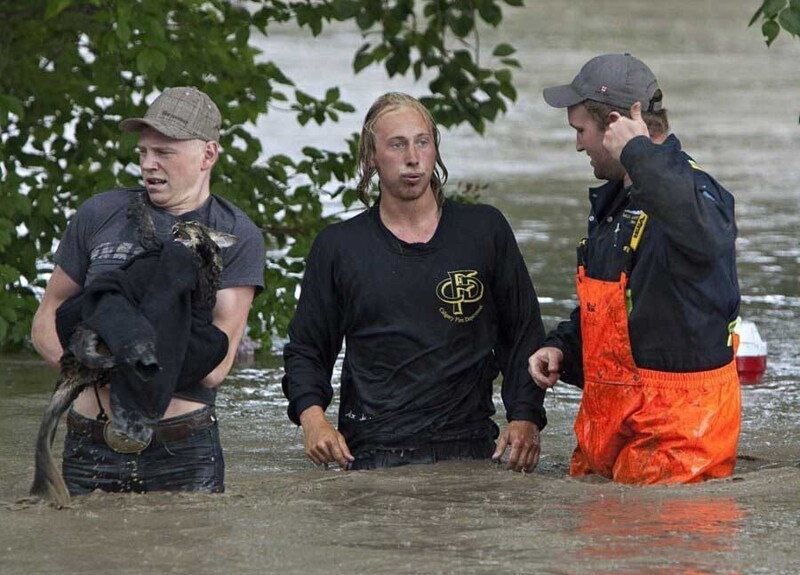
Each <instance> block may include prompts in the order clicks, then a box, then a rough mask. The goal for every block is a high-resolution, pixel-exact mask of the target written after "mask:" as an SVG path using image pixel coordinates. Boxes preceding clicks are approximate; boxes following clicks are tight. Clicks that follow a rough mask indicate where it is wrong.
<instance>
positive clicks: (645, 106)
mask: <svg viewBox="0 0 800 575" xmlns="http://www.w3.org/2000/svg"><path fill="white" fill-rule="evenodd" d="M543 94H544V100H545V102H547V103H548V104H550V105H551V106H553V107H554V108H568V107H569V106H574V105H575V104H580V103H581V102H583V101H584V100H594V101H595V102H600V103H602V104H609V105H611V106H616V107H618V108H625V109H629V108H630V107H631V106H633V104H634V103H635V102H641V104H642V111H643V112H655V111H657V110H660V109H661V107H662V104H661V100H662V94H661V89H660V88H659V87H658V82H657V81H656V77H655V75H654V74H653V72H652V71H651V70H650V68H648V67H647V65H646V64H645V63H644V62H642V61H641V60H639V59H638V58H635V57H634V56H631V55H630V54H627V53H625V54H604V55H602V56H596V57H594V58H592V59H591V60H589V61H588V62H586V64H584V65H583V68H581V71H580V72H578V75H577V76H575V79H573V80H572V83H571V84H564V85H562V86H553V87H552V88H545V89H544V91H543Z"/></svg>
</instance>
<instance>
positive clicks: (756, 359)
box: [736, 321, 767, 384]
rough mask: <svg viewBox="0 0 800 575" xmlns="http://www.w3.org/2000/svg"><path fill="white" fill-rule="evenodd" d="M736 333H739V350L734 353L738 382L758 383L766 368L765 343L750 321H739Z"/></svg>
mask: <svg viewBox="0 0 800 575" xmlns="http://www.w3.org/2000/svg"><path fill="white" fill-rule="evenodd" d="M736 333H738V334H739V352H738V353H737V354H736V370H737V371H738V372H739V383H742V384H752V383H759V382H760V381H761V378H762V377H763V376H764V372H765V371H766V370H767V343H766V342H765V341H764V340H763V339H761V335H760V334H759V333H758V328H757V327H756V324H754V323H753V322H751V321H740V322H739V323H738V325H737V326H736Z"/></svg>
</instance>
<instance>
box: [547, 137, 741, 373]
mask: <svg viewBox="0 0 800 575" xmlns="http://www.w3.org/2000/svg"><path fill="white" fill-rule="evenodd" d="M621 161H622V164H623V165H624V166H625V169H626V170H627V172H628V175H629V176H630V178H631V180H632V182H633V185H632V186H631V187H630V188H629V189H623V185H622V182H608V183H606V184H605V185H603V186H600V187H598V188H593V189H591V190H589V199H590V202H591V206H592V209H591V212H590V215H589V232H588V233H589V235H588V239H587V245H586V250H585V266H586V274H587V276H589V277H592V278H595V279H601V280H607V281H616V280H618V279H619V277H620V273H621V272H622V271H623V269H624V268H625V265H626V261H627V256H626V255H625V254H624V252H623V248H624V247H625V246H627V245H628V244H629V243H630V239H631V234H632V232H633V226H634V225H635V223H636V219H637V217H638V215H639V214H640V213H641V212H642V211H644V212H645V213H646V214H647V215H648V221H647V225H646V226H645V230H644V235H643V237H642V239H641V240H640V243H639V247H638V249H637V250H636V252H635V255H634V258H633V268H632V271H631V274H630V278H629V283H628V287H629V288H630V291H631V298H632V304H633V307H632V309H631V311H630V314H629V316H628V328H629V332H630V337H631V347H632V351H633V357H634V361H635V362H636V364H637V365H638V366H639V367H642V368H647V369H654V370H659V371H667V372H695V371H704V370H708V369H714V368H718V367H721V366H723V365H725V364H727V363H729V362H730V361H731V359H732V357H733V349H732V347H731V346H730V343H729V337H728V336H729V324H730V322H732V321H734V320H735V319H736V317H737V315H738V312H739V301H740V296H739V284H738V278H737V273H736V255H735V246H734V244H735V241H736V222H735V219H734V200H733V196H731V194H730V193H729V192H728V191H726V190H725V189H724V188H723V187H722V186H721V185H720V184H719V183H718V182H717V181H716V180H714V178H712V177H711V176H710V175H709V174H707V173H706V172H705V171H703V170H702V169H700V168H699V166H697V164H695V163H694V161H693V160H692V159H691V158H690V157H689V156H688V155H686V154H685V153H684V152H683V151H682V150H681V145H680V142H679V141H678V139H677V138H676V137H675V136H669V137H668V138H667V140H666V141H665V142H664V143H662V144H655V143H653V142H651V141H650V140H649V139H648V138H646V137H644V136H639V137H637V138H634V139H633V140H631V141H630V142H629V143H628V144H627V145H626V146H625V148H624V149H623V151H622V156H621ZM546 345H551V346H555V347H558V348H559V349H561V350H562V351H563V352H564V358H565V360H564V369H563V370H562V375H561V378H562V379H563V380H564V381H566V382H568V383H572V384H575V385H579V386H582V385H583V368H582V353H581V334H580V308H579V307H578V308H575V310H574V311H573V312H572V314H571V316H570V319H569V321H566V322H562V323H560V324H559V325H558V326H557V327H556V329H555V330H553V331H552V332H551V333H550V334H548V336H547V342H546Z"/></svg>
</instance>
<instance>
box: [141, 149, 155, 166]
mask: <svg viewBox="0 0 800 575" xmlns="http://www.w3.org/2000/svg"><path fill="white" fill-rule="evenodd" d="M139 166H141V168H142V169H143V170H153V169H155V167H156V162H155V157H154V155H153V154H150V153H148V152H140V153H139Z"/></svg>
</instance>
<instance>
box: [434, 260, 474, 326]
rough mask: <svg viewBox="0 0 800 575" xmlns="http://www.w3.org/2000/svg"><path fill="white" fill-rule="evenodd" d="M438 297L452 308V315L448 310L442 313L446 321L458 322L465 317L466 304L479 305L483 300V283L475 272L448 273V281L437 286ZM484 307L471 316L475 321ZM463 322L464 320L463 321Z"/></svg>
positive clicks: (445, 280) (443, 281)
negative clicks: (458, 319)
mask: <svg viewBox="0 0 800 575" xmlns="http://www.w3.org/2000/svg"><path fill="white" fill-rule="evenodd" d="M436 297H438V298H439V299H440V300H441V301H443V302H444V303H446V304H448V305H451V306H452V315H451V314H450V313H447V312H446V310H444V309H440V312H441V313H442V315H443V316H444V317H445V318H446V319H450V320H457V318H463V316H464V304H471V303H478V302H479V301H481V299H482V298H483V283H482V282H481V280H479V279H478V272H477V271H475V270H459V271H452V272H447V279H444V280H442V281H440V282H439V285H437V286H436ZM481 309H483V306H480V307H479V308H478V310H477V311H476V312H475V313H474V314H472V316H470V320H471V319H473V318H474V317H475V316H476V315H477V314H478V313H480V310H481ZM462 321H463V320H462Z"/></svg>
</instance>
